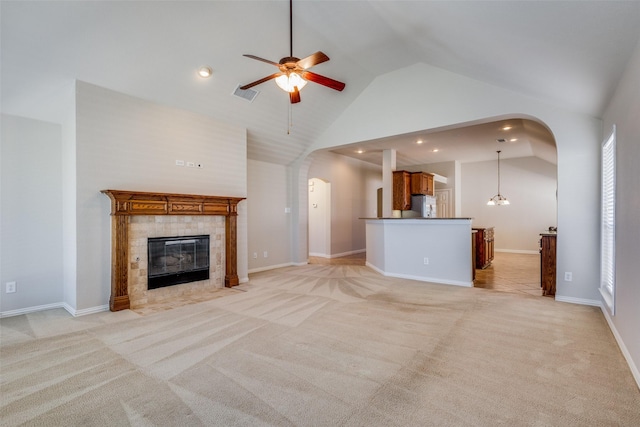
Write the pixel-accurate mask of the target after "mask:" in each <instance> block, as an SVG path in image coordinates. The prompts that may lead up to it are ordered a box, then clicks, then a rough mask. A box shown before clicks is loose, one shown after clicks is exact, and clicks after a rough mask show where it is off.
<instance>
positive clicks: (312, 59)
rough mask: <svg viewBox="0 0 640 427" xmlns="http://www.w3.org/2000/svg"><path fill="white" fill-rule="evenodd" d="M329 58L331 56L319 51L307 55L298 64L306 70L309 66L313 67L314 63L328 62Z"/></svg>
mask: <svg viewBox="0 0 640 427" xmlns="http://www.w3.org/2000/svg"><path fill="white" fill-rule="evenodd" d="M328 60H329V57H328V56H327V55H325V54H324V53H322V52H320V51H318V52H316V53H314V54H312V55H309V56H307V57H306V58H302V59H301V60H299V61H298V62H297V63H296V64H297V65H298V67H300V68H302V69H305V70H306V69H307V68H311V67H313V66H314V65H318V64H322V63H323V62H327V61H328Z"/></svg>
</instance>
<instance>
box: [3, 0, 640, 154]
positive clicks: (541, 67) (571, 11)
mask: <svg viewBox="0 0 640 427" xmlns="http://www.w3.org/2000/svg"><path fill="white" fill-rule="evenodd" d="M0 8H1V9H0V15H1V16H0V19H1V33H0V35H1V43H2V52H1V60H2V63H1V85H2V86H1V99H0V102H1V105H2V112H3V113H7V114H14V115H19V116H25V117H32V118H36V119H41V120H47V121H59V120H61V119H60V113H61V111H60V103H59V102H58V100H57V97H58V95H59V94H60V93H61V92H63V91H64V90H65V88H68V87H69V86H70V85H71V84H72V82H73V81H74V79H79V80H83V81H86V82H89V83H93V84H96V85H99V86H103V87H106V88H109V89H113V90H116V91H119V92H123V93H126V94H129V95H133V96H137V97H140V98H144V99H148V100H151V101H154V102H158V103H161V104H165V105H169V106H173V107H176V108H180V109H185V110H189V111H194V112H197V113H201V114H205V115H209V116H212V117H214V118H217V119H220V120H224V121H227V122H230V123H233V124H237V125H239V126H242V127H245V128H247V131H248V156H249V158H251V159H258V160H263V161H269V162H273V163H278V164H288V163H290V162H292V161H293V160H295V159H296V158H297V157H299V156H300V155H301V154H302V153H303V152H304V150H305V148H307V147H308V146H309V145H310V144H311V143H312V142H313V141H314V140H315V139H316V138H317V137H318V136H319V135H321V134H322V132H323V131H324V130H325V129H326V128H327V127H328V126H330V125H331V123H332V122H333V121H334V120H335V119H336V118H337V117H338V116H339V115H340V114H341V113H342V111H343V110H344V109H345V108H346V107H347V106H348V105H349V104H350V103H352V102H353V101H354V100H355V99H356V98H357V97H358V96H359V94H360V93H361V92H362V91H363V90H364V89H365V88H366V87H367V85H369V83H371V82H372V81H373V80H374V79H375V78H376V77H377V76H380V75H382V74H386V73H390V72H392V71H394V70H397V69H400V68H404V67H407V66H410V65H412V64H415V63H420V62H422V63H427V64H431V65H434V66H437V67H440V68H443V69H446V70H448V71H451V72H454V73H458V74H461V75H464V76H468V77H471V78H474V79H477V80H480V81H484V82H487V83H490V84H494V85H497V86H501V87H504V88H507V89H509V90H512V91H514V92H518V93H522V94H526V95H529V96H533V97H536V98H539V99H542V100H546V101H548V102H550V103H553V104H555V105H558V106H560V107H562V108H567V109H570V110H573V111H576V112H579V113H584V114H588V115H592V116H594V117H600V116H601V115H602V113H603V109H604V108H605V106H606V104H607V102H608V100H609V99H610V97H611V95H612V91H613V89H614V88H615V85H616V83H617V81H618V79H619V78H620V76H621V73H622V71H623V70H624V68H625V65H626V63H627V61H628V59H629V56H630V54H631V52H632V51H633V49H634V48H635V46H636V44H637V43H638V40H639V38H640V2H638V1H545V2H541V1H530V2H529V1H504V2H503V1H364V0H363V1H329V0H299V1H298V0H296V1H294V2H293V37H294V41H293V53H294V55H295V56H298V57H305V56H307V55H310V54H312V53H314V52H316V51H323V52H324V53H326V54H327V55H328V56H329V57H330V58H331V60H330V61H329V62H326V63H323V64H320V65H318V66H316V67H314V68H313V71H314V72H317V73H319V74H321V75H324V76H328V77H331V78H334V79H336V80H340V81H342V82H345V83H346V88H345V89H344V91H342V92H337V91H334V90H331V89H328V88H325V87H322V86H319V85H316V84H314V83H310V84H308V85H307V86H306V87H305V88H304V89H303V90H302V92H301V96H302V102H301V103H299V104H295V105H293V106H291V105H290V104H289V101H288V96H287V94H286V93H284V92H283V91H281V90H280V89H278V88H277V87H276V85H275V83H273V82H267V83H263V84H261V85H259V86H256V87H255V89H257V90H259V91H260V93H259V94H258V96H257V97H256V98H255V100H254V101H253V102H249V101H247V100H245V99H241V98H239V97H237V96H234V95H232V93H233V92H234V90H235V89H236V87H237V86H238V85H239V84H245V83H248V82H251V81H253V80H256V79H258V78H260V77H263V76H266V75H269V74H271V73H273V72H274V71H275V69H274V68H273V66H271V65H269V64H266V63H263V62H259V61H255V60H251V59H248V58H246V57H244V56H242V55H243V54H253V55H256V56H259V57H262V58H267V59H270V60H273V61H276V62H277V61H278V60H279V59H280V58H282V57H284V56H288V55H289V2H288V1H282V0H278V1H237V0H235V1H198V2H195V1H69V2H62V1H52V2H30V1H5V0H2V2H1V3H0ZM202 65H208V66H210V67H211V68H212V69H213V75H212V76H211V77H210V78H208V79H202V78H200V77H198V76H197V75H196V70H197V69H198V68H199V67H200V66H202ZM521 125H522V126H521V127H522V129H523V132H525V133H524V134H523V138H529V139H531V140H532V141H534V140H535V139H536V138H538V137H539V136H536V135H535V134H529V133H526V132H528V131H530V130H532V126H528V127H527V126H525V125H526V122H521ZM534 127H535V126H534ZM534 131H538V129H534ZM456 132H458V137H457V140H458V141H460V140H462V139H463V138H461V137H460V135H461V134H463V133H464V132H463V131H460V130H458V131H456ZM429 133H430V132H429V130H425V134H429ZM419 136H420V135H409V136H405V137H404V138H399V139H397V140H394V139H385V140H380V141H374V142H372V144H373V145H375V146H376V147H377V148H376V150H379V149H382V148H383V147H392V146H393V145H394V144H406V142H407V138H409V139H413V138H415V137H419ZM432 137H433V138H435V136H434V135H432ZM454 139H456V138H454ZM494 140H495V138H493V137H491V138H490V141H491V143H493V142H494ZM534 145H535V141H534ZM398 146H399V145H398ZM350 149H351V148H350V147H349V148H348V150H350ZM536 150H537V152H538V153H540V152H541V151H540V150H539V146H538V148H536V147H534V146H531V147H529V152H530V153H534V154H533V155H537V154H536V153H535V151H536ZM543 151H544V150H543ZM523 152H524V151H523ZM343 154H348V153H347V152H346V151H345V153H343ZM541 157H543V156H541ZM403 158H407V159H409V158H412V156H411V155H409V154H403V152H402V151H400V152H399V159H403ZM407 161H408V160H407Z"/></svg>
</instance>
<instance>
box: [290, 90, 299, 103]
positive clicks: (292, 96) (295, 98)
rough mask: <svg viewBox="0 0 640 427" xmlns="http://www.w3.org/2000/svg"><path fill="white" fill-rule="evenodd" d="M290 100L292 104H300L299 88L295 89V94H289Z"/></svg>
mask: <svg viewBox="0 0 640 427" xmlns="http://www.w3.org/2000/svg"><path fill="white" fill-rule="evenodd" d="M289 100H290V101H291V103H292V104H297V103H298V102H300V91H299V90H298V86H295V87H294V88H293V92H289Z"/></svg>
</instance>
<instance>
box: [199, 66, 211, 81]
mask: <svg viewBox="0 0 640 427" xmlns="http://www.w3.org/2000/svg"><path fill="white" fill-rule="evenodd" d="M211 74H213V70H212V69H211V67H209V66H208V65H204V66H202V67H200V68H198V75H199V76H200V77H202V78H203V79H206V78H209V77H211Z"/></svg>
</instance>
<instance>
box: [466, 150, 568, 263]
mask: <svg viewBox="0 0 640 427" xmlns="http://www.w3.org/2000/svg"><path fill="white" fill-rule="evenodd" d="M497 167H498V166H497V161H496V160H492V161H488V162H473V163H463V164H462V216H464V217H470V218H473V226H474V227H477V226H481V227H491V226H492V227H495V230H494V231H495V249H496V250H498V251H506V252H521V253H535V254H537V253H538V240H539V237H540V236H539V234H540V233H541V232H542V231H545V230H547V229H548V228H549V227H550V226H554V227H555V226H556V222H557V202H556V189H557V179H556V166H555V165H554V164H552V163H549V162H546V161H544V160H542V159H539V158H537V157H521V158H516V159H500V176H501V179H500V181H501V183H500V193H501V194H502V195H503V196H505V197H507V198H508V199H509V202H510V203H511V204H510V205H509V206H487V201H488V200H489V198H490V197H492V196H494V195H495V194H496V192H497V187H498V181H497Z"/></svg>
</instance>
